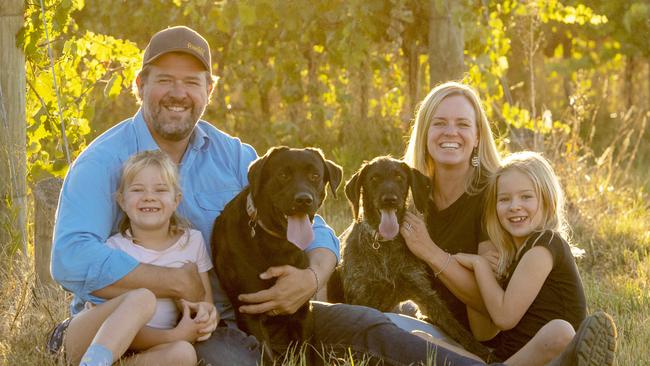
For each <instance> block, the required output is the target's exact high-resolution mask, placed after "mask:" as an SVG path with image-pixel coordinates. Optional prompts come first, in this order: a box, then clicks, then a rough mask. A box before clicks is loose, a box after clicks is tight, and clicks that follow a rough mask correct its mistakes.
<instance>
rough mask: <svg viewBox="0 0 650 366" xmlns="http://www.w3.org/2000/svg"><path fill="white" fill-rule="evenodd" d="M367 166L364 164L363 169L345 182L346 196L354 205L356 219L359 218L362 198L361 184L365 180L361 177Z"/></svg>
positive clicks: (353, 212)
mask: <svg viewBox="0 0 650 366" xmlns="http://www.w3.org/2000/svg"><path fill="white" fill-rule="evenodd" d="M365 168H366V165H364V166H362V167H361V169H359V170H358V171H357V172H356V173H354V175H353V176H352V178H350V180H349V181H348V182H347V183H345V196H346V197H347V198H348V201H350V204H351V205H352V214H353V215H354V219H355V220H357V219H358V218H359V200H360V199H361V185H362V182H363V179H362V178H361V177H362V176H363V172H364V170H365Z"/></svg>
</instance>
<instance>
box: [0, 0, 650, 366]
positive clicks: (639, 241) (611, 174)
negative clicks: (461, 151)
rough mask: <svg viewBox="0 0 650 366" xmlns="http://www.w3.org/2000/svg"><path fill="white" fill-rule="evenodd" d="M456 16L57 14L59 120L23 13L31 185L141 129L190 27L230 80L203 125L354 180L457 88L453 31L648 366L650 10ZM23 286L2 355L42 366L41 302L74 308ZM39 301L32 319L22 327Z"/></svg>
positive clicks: (518, 10)
mask: <svg viewBox="0 0 650 366" xmlns="http://www.w3.org/2000/svg"><path fill="white" fill-rule="evenodd" d="M443 3H447V2H446V1H442V0H346V1H342V0H290V1H287V0H220V1H219V0H167V1H165V0H160V1H154V0H142V1H126V0H119V1H98V0H93V1H89V0H86V1H84V0H44V4H45V7H46V19H45V20H46V24H47V27H48V32H49V39H50V42H51V43H50V44H51V46H52V49H53V62H54V67H55V71H56V74H57V87H58V93H59V95H60V106H59V103H58V102H57V96H56V93H55V89H54V88H53V79H52V74H51V70H50V59H49V58H48V54H47V41H46V38H45V32H44V28H43V18H42V14H41V8H40V1H37V0H26V2H25V4H26V7H25V26H24V28H23V30H22V31H21V33H20V34H19V35H18V37H17V41H18V43H19V45H20V47H21V48H22V49H24V51H25V55H26V76H27V138H28V141H27V142H26V143H27V169H28V177H27V178H28V185H30V186H32V185H33V184H34V183H35V182H37V181H39V180H41V179H43V178H46V177H50V176H55V177H63V176H64V175H65V173H66V171H67V168H68V161H67V159H66V152H65V145H66V144H64V142H63V141H64V140H63V138H62V135H61V125H62V123H63V124H64V125H65V127H66V136H67V140H68V144H67V145H68V146H69V151H70V155H71V159H74V158H75V157H76V156H77V155H78V154H79V153H80V152H81V151H82V150H83V148H84V147H86V146H87V145H88V144H89V143H90V142H91V141H92V140H93V138H95V137H96V136H98V135H99V134H101V133H102V132H104V131H106V130H107V129H108V128H110V127H111V126H113V125H115V124H116V123H117V122H119V121H121V120H123V119H125V118H128V117H130V116H132V115H133V114H134V113H135V112H136V111H137V108H138V106H137V104H136V102H135V98H134V97H133V95H132V92H131V87H132V82H133V79H134V78H135V75H136V73H137V70H138V69H139V67H140V64H141V55H142V50H143V49H144V47H145V46H146V43H147V41H148V39H149V38H150V36H151V35H152V34H154V33H155V32H157V31H158V30H160V29H163V28H165V27H167V26H171V25H179V24H183V25H188V26H190V27H192V28H194V29H196V30H197V31H199V32H200V33H201V34H203V35H204V36H205V37H206V38H207V39H208V41H209V43H210V45H211V49H212V53H213V70H214V73H215V74H216V75H217V76H218V77H219V78H220V80H219V83H218V85H217V89H216V91H215V93H214V95H213V98H212V101H211V103H210V105H209V107H208V110H207V112H206V115H205V119H206V120H208V121H210V122H212V123H213V124H214V125H215V126H217V127H218V128H220V129H222V130H224V131H226V132H228V133H230V134H232V135H235V136H238V137H240V138H241V139H242V140H243V141H245V142H248V143H250V144H252V145H253V146H254V147H255V148H256V149H257V151H258V153H263V152H264V151H266V149H267V148H268V147H270V146H273V145H281V144H283V145H291V146H317V147H320V148H322V149H323V150H324V151H325V153H326V155H327V156H328V157H329V158H331V159H333V160H335V161H336V162H338V163H339V164H341V165H342V166H343V167H344V169H345V174H346V177H349V175H350V174H351V173H352V172H354V171H355V170H356V169H357V168H358V167H359V165H360V163H361V162H362V161H364V160H368V159H371V158H372V157H374V156H377V155H384V154H392V155H394V156H398V157H399V156H401V155H402V153H403V151H404V148H405V139H406V136H407V135H408V133H409V128H410V123H411V121H412V118H413V114H414V110H415V108H416V106H417V103H418V102H419V101H420V100H421V99H422V98H423V97H424V96H425V95H426V93H427V92H428V91H429V90H430V88H431V86H432V85H435V84H436V83H438V82H441V81H445V80H446V79H447V78H449V77H450V76H449V75H448V74H447V71H445V70H446V69H444V68H445V67H446V66H448V65H452V64H454V61H453V60H454V57H455V55H453V51H452V50H450V49H446V48H444V49H443V48H435V47H434V46H432V45H433V44H434V42H433V40H434V39H435V38H436V37H443V35H442V34H441V35H438V34H432V33H431V31H430V29H431V22H432V21H433V20H435V21H441V20H444V21H446V22H448V25H449V27H455V28H453V29H457V30H461V29H462V33H460V34H462V38H461V39H462V42H463V45H464V52H463V54H462V55H461V56H462V60H463V61H464V67H463V70H462V71H463V72H462V74H459V75H458V78H462V79H464V80H465V81H467V82H469V83H470V84H472V85H473V86H475V87H476V88H477V89H478V90H479V91H480V94H481V97H482V98H483V100H484V102H485V107H486V109H487V111H488V114H489V119H490V121H492V122H493V126H494V128H495V134H496V135H497V139H498V142H499V148H500V149H501V150H502V151H503V152H504V153H506V152H508V151H515V150H521V149H534V150H537V151H542V152H544V154H545V155H546V156H547V157H549V158H550V159H551V160H552V161H553V163H554V166H555V168H556V170H557V171H558V174H559V175H560V178H561V180H562V183H563V186H564V188H565V190H566V191H567V195H568V198H569V203H570V204H569V217H570V220H571V225H572V226H573V232H574V242H575V243H576V244H577V245H578V246H580V247H581V248H583V249H585V250H586V255H585V257H584V258H582V259H581V260H579V265H580V268H581V271H582V273H583V278H584V280H585V284H586V288H587V292H588V298H589V307H590V310H592V311H593V310H595V309H598V308H603V309H605V310H606V311H608V312H610V313H612V314H613V315H614V316H615V319H616V320H617V323H618V325H619V330H620V333H621V343H620V346H621V353H620V355H619V363H620V364H621V365H628V364H644V363H650V355H649V354H647V353H648V352H647V351H646V348H647V347H646V345H647V344H648V343H650V326H649V325H648V323H649V321H650V320H649V319H650V318H648V316H650V295H648V294H649V293H650V285H649V283H648V279H649V278H650V277H649V273H650V259H649V256H648V254H649V251H650V229H649V228H650V204H648V192H649V190H650V180H649V177H650V175H649V174H648V163H649V162H650V144H649V142H650V135H649V134H648V133H647V131H648V126H647V123H648V119H649V118H650V115H649V110H650V1H649V0H630V1H609V0H582V1H580V0H563V1H557V0H528V1H524V0H521V1H515V0H503V1H497V0H459V1H451V3H453V4H454V6H453V8H452V11H451V13H450V14H448V16H447V15H445V17H444V19H443V18H436V17H435V16H432V15H431V14H435V13H436V12H438V13H440V11H442V10H441V9H443V5H444V4H443ZM434 18H435V19H434ZM432 37H433V39H432ZM456 56H457V55H456ZM431 65H436V66H435V67H434V66H431ZM60 116H62V120H61V118H60ZM339 196H341V195H339ZM323 214H324V216H325V218H326V219H327V220H328V222H329V223H330V224H331V225H332V226H333V227H334V228H335V229H336V230H337V232H339V233H340V232H341V231H342V230H343V229H344V228H345V226H346V225H347V224H348V223H349V222H350V214H349V212H348V209H347V207H346V204H345V200H344V198H341V197H339V199H338V200H330V203H328V204H326V206H325V207H324V209H323ZM17 273H22V272H20V271H18V272H17ZM15 275H16V274H15V273H9V274H7V273H3V275H2V278H1V280H2V281H3V282H4V283H5V285H4V287H3V289H2V291H3V293H6V294H8V295H9V296H7V298H9V299H11V298H13V299H20V301H19V302H18V303H16V302H15V301H11V302H9V303H7V304H5V303H3V307H2V308H3V309H4V311H3V313H4V314H7V315H5V316H4V317H3V318H2V320H3V321H2V323H1V324H0V331H4V330H7V329H9V331H10V332H11V333H12V334H14V337H11V338H12V339H13V340H12V341H11V342H9V341H8V342H7V343H3V342H0V360H2V359H3V357H4V358H5V359H7V360H10V361H9V363H12V362H11V360H15V358H13V357H18V356H17V355H19V354H21V355H24V354H25V352H32V354H34V355H35V356H33V357H35V358H34V359H35V360H43V357H44V356H43V354H42V349H41V350H40V351H39V348H38V347H37V349H36V350H33V349H32V348H33V338H32V337H31V333H32V332H33V331H34V329H38V328H39V327H42V324H43V323H47V325H48V327H49V326H51V323H53V322H54V321H55V320H57V319H59V318H60V317H61V316H63V315H62V314H63V313H64V312H65V308H64V307H62V306H61V305H60V304H59V305H56V304H54V305H53V303H48V302H47V301H44V300H43V299H45V298H51V299H58V298H62V297H63V296H62V294H61V292H55V293H54V295H52V294H51V293H47V294H41V293H40V292H34V290H33V289H32V290H30V289H31V287H30V286H31V284H32V283H33V282H30V281H32V280H33V279H32V280H29V279H28V278H21V279H18V280H17V279H16V278H15V277H12V276H15ZM32 275H33V273H32ZM30 291H32V295H31V297H30ZM39 291H40V290H39ZM30 298H31V299H32V300H31V301H32V302H33V304H32V305H33V306H34V308H35V309H37V311H36V312H33V311H32V312H30V311H28V310H25V309H26V307H27V305H26V304H27V303H29V301H30V300H29V299H30ZM39 299H40V300H39ZM58 301H59V302H62V301H61V300H58ZM63 302H65V301H63ZM57 304H58V303H57ZM43 309H45V310H43ZM43 313H47V314H49V315H48V316H44V315H43ZM46 328H47V327H46ZM40 331H41V333H43V330H40ZM12 342H13V343H12ZM39 342H41V341H40V340H39ZM34 362H36V361H34ZM37 363H40V361H38V362H37Z"/></svg>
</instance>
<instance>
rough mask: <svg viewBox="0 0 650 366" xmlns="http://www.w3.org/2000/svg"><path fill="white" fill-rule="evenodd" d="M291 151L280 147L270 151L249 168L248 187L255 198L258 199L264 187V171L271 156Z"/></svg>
mask: <svg viewBox="0 0 650 366" xmlns="http://www.w3.org/2000/svg"><path fill="white" fill-rule="evenodd" d="M285 150H289V148H288V147H286V146H278V147H274V148H271V149H269V150H268V151H267V152H266V154H264V156H262V157H259V158H257V160H255V161H253V162H252V163H251V165H249V166H248V185H249V186H250V191H251V193H252V194H253V198H256V197H257V195H258V193H259V190H260V188H261V186H262V173H263V171H264V165H265V164H266V162H267V161H268V160H269V159H270V158H271V155H273V154H275V153H277V152H279V151H285Z"/></svg>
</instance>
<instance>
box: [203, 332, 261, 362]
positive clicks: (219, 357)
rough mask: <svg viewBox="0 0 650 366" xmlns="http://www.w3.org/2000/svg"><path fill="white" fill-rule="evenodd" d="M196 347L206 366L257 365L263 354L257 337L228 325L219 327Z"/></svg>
mask: <svg viewBox="0 0 650 366" xmlns="http://www.w3.org/2000/svg"><path fill="white" fill-rule="evenodd" d="M194 348H195V349H196V354H197V357H198V359H199V360H201V361H203V362H204V364H205V365H206V366H209V365H212V366H218V365H244V366H246V365H257V364H258V363H259V361H260V359H261V356H262V355H261V351H260V346H259V343H258V342H257V340H256V339H255V337H253V336H249V335H247V334H246V333H244V332H242V331H240V330H238V329H233V328H226V327H218V328H217V329H216V330H215V331H214V332H213V333H212V336H211V337H210V338H209V339H207V340H205V341H203V342H198V343H196V344H195V345H194Z"/></svg>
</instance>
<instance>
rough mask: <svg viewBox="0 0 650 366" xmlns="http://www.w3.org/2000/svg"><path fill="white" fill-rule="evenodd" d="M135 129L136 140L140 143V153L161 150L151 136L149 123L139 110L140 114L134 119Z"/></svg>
mask: <svg viewBox="0 0 650 366" xmlns="http://www.w3.org/2000/svg"><path fill="white" fill-rule="evenodd" d="M133 122H134V127H135V139H136V141H137V143H138V151H146V150H159V149H160V147H158V144H157V143H156V140H154V139H153V136H151V132H149V127H147V122H145V120H144V117H143V116H142V109H139V110H138V113H136V114H135V116H134V117H133Z"/></svg>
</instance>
